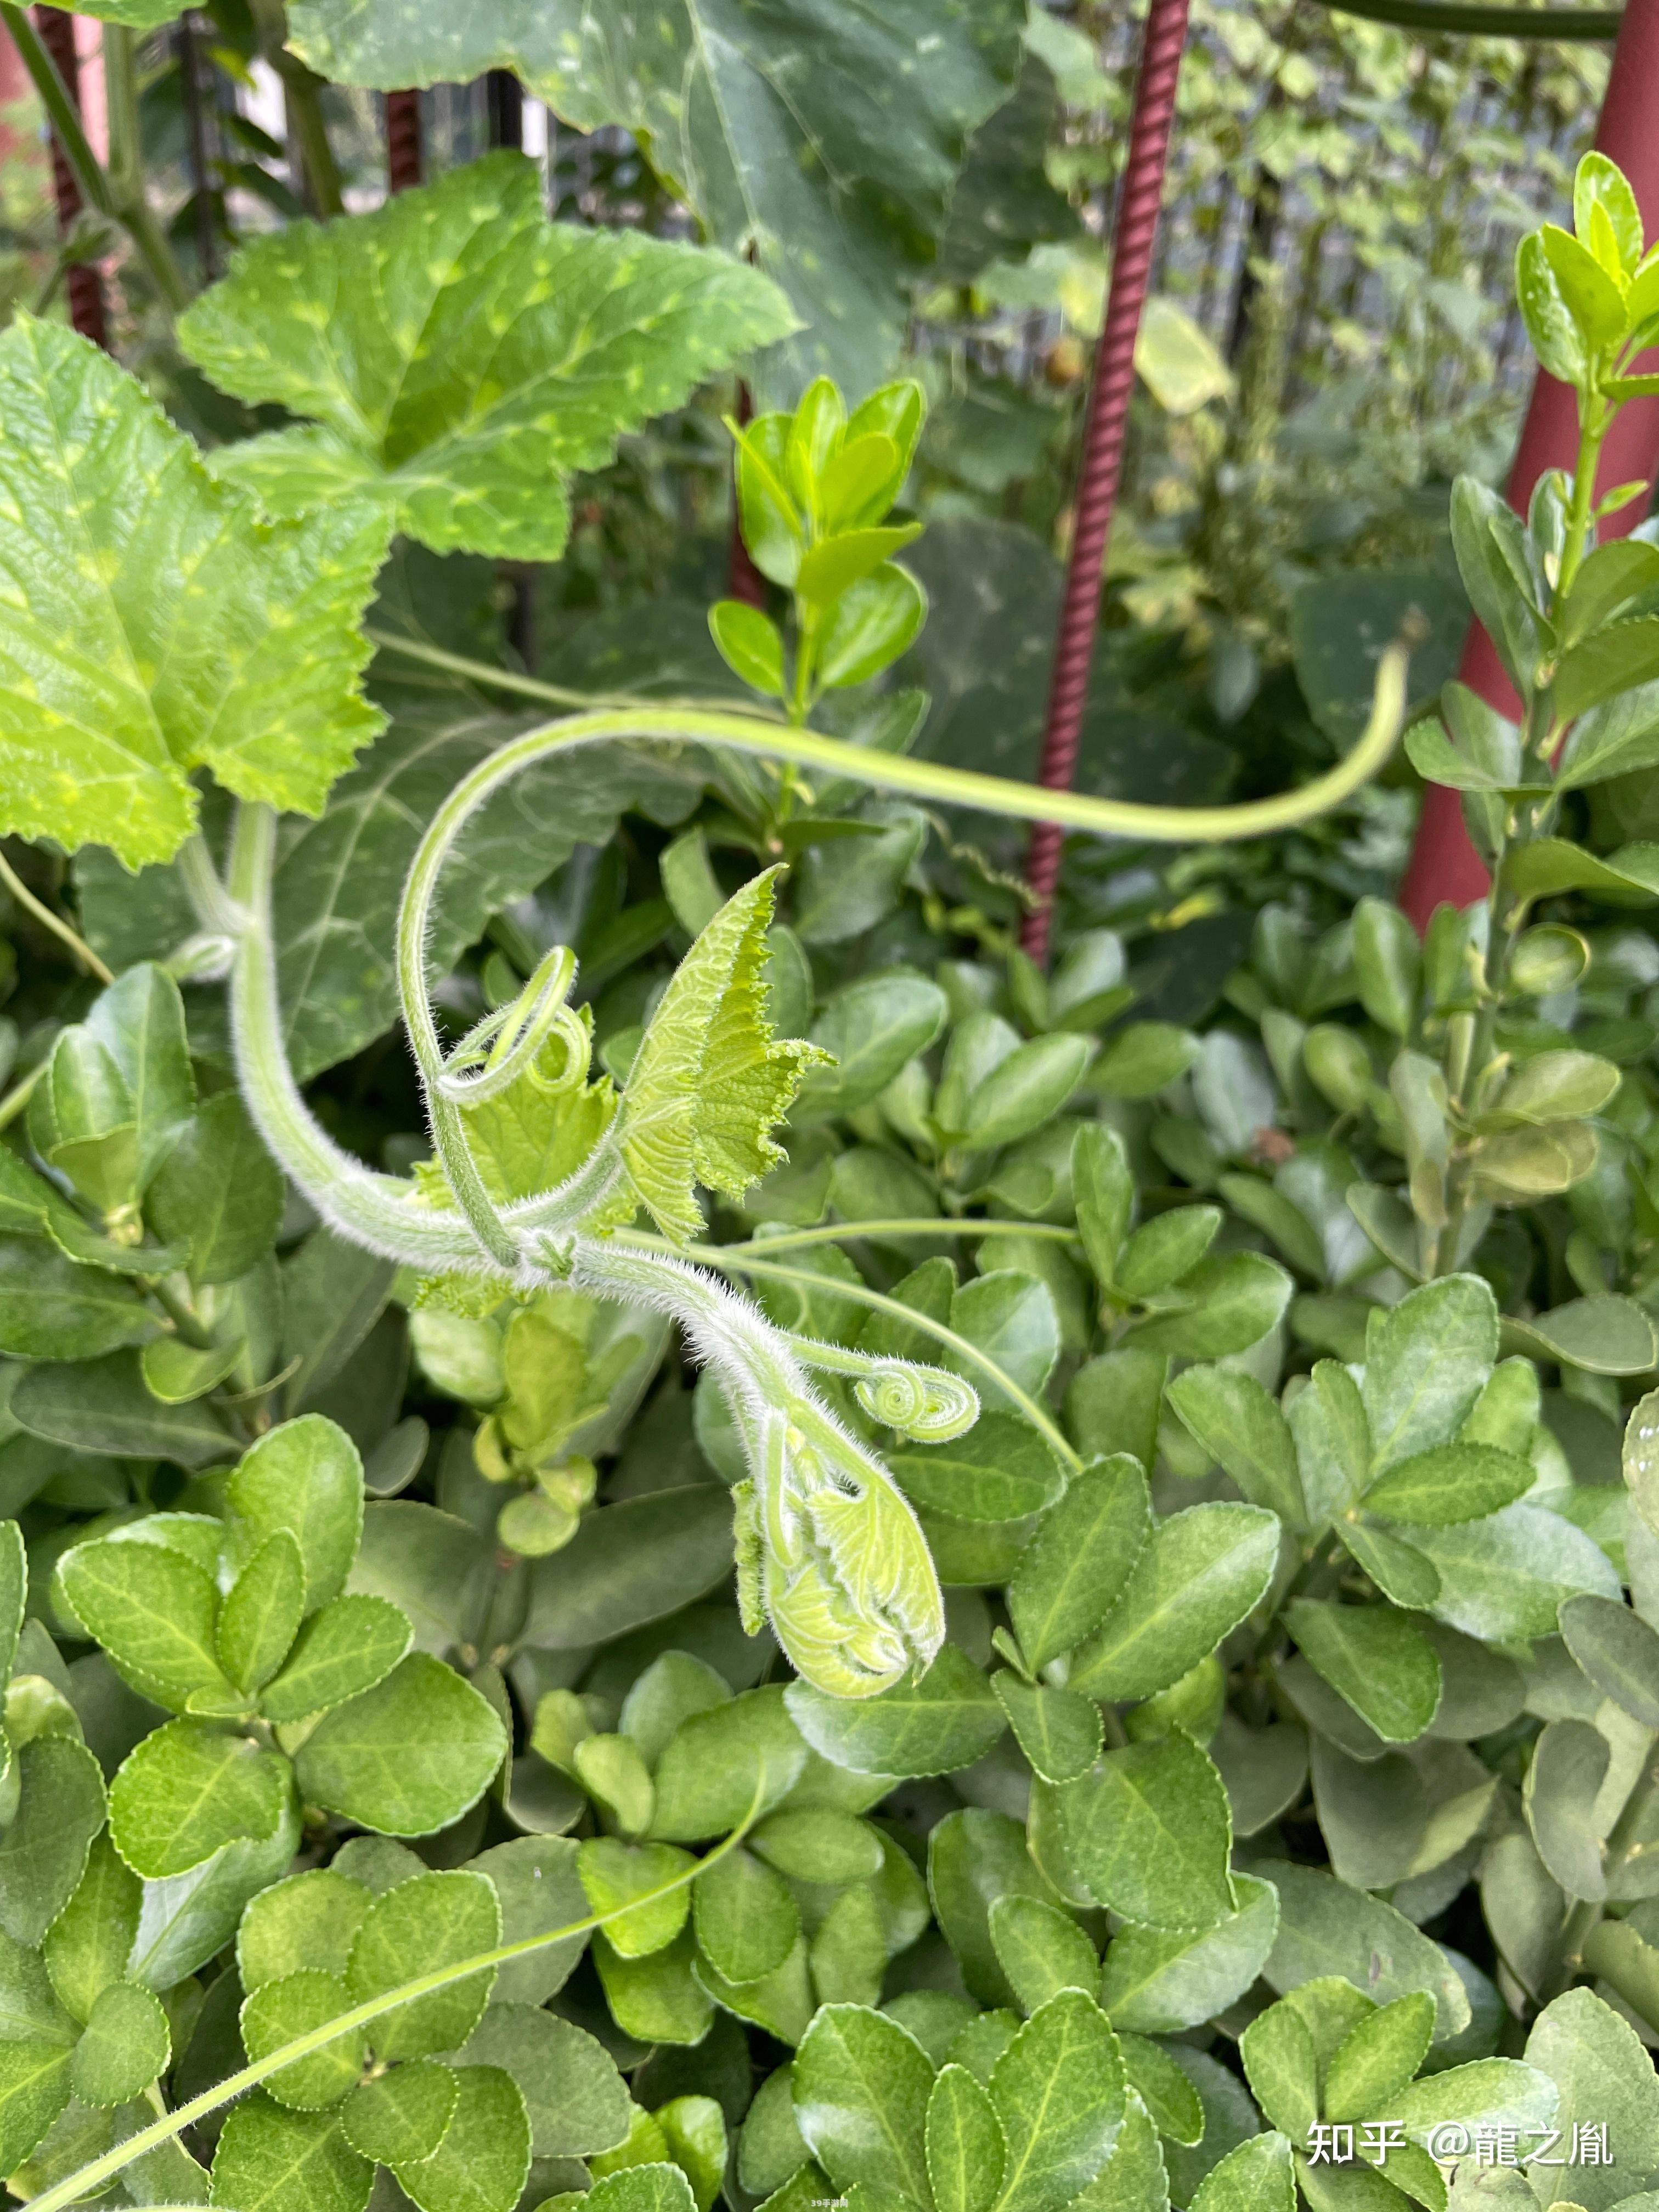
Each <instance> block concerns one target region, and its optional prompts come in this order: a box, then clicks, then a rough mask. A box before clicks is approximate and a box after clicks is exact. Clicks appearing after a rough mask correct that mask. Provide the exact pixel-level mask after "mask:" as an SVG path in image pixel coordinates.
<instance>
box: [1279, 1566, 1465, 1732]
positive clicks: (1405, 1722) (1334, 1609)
mask: <svg viewBox="0 0 1659 2212" xmlns="http://www.w3.org/2000/svg"><path fill="white" fill-rule="evenodd" d="M1285 1625H1286V1626H1287V1627H1288V1628H1289V1630H1290V1632H1291V1635H1292V1636H1293V1637H1294V1638H1295V1639H1296V1641H1297V1645H1298V1647H1299V1648H1300V1650H1302V1651H1303V1652H1304V1654H1305V1655H1306V1656H1307V1658H1308V1660H1309V1662H1310V1664H1311V1665H1312V1666H1313V1667H1314V1668H1316V1671H1317V1672H1318V1673H1319V1674H1322V1676H1323V1677H1324V1679H1325V1680H1326V1681H1328V1683H1329V1684H1330V1686H1331V1687H1332V1688H1333V1689H1334V1691H1336V1692H1337V1693H1338V1695H1339V1696H1340V1697H1342V1698H1344V1699H1346V1700H1347V1702H1348V1704H1349V1705H1352V1707H1353V1709H1354V1711H1356V1712H1357V1713H1358V1715H1359V1716H1360V1717H1361V1718H1362V1719H1363V1720H1364V1722H1365V1723H1367V1724H1368V1725H1369V1726H1370V1727H1371V1728H1373V1729H1376V1733H1377V1735H1380V1736H1381V1737H1382V1738H1383V1741H1384V1742H1386V1743H1410V1742H1413V1741H1415V1740H1416V1738H1417V1737H1419V1736H1420V1735H1422V1733H1423V1731H1424V1730H1425V1729H1426V1728H1427V1727H1428V1725H1429V1723H1430V1722H1431V1721H1432V1720H1433V1718H1434V1716H1435V1712H1436V1710H1437V1707H1438V1705H1439V1703H1440V1686H1441V1683H1440V1661H1439V1658H1438V1656H1437V1654H1436V1652H1435V1649H1434V1646H1433V1645H1432V1644H1431V1643H1430V1642H1429V1639H1428V1638H1427V1636H1426V1635H1425V1633H1424V1632H1423V1630H1422V1629H1421V1628H1420V1627H1419V1626H1418V1624H1417V1622H1416V1621H1414V1620H1412V1619H1411V1617H1410V1616H1409V1615H1408V1614H1407V1613H1397V1612H1396V1611H1395V1609H1394V1608H1393V1607H1391V1606H1347V1605H1337V1604H1333V1603H1328V1602H1325V1601H1320V1600H1316V1599H1312V1598H1293V1599H1292V1600H1291V1602H1290V1604H1289V1605H1288V1606H1287V1607H1285Z"/></svg>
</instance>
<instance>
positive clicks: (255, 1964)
mask: <svg viewBox="0 0 1659 2212" xmlns="http://www.w3.org/2000/svg"><path fill="white" fill-rule="evenodd" d="M369 1897H370V1893H369V1892H368V1890H367V1889H366V1888H365V1887H363V1885H362V1883H361V1882H359V1881H354V1880H352V1879H351V1877H350V1876H349V1875H344V1874H342V1873H338V1872H337V1871H336V1870H335V1869H332V1868H331V1867H313V1868H312V1869H310V1870H309V1871H308V1872H307V1873H305V1874H300V1875H291V1876H290V1877H289V1880H288V1881H280V1882H277V1883H275V1884H274V1885H273V1886H272V1887H270V1888H269V1889H266V1890H262V1891H261V1892H260V1893H259V1895H258V1897H256V1898H254V1899H251V1900H250V1901H249V1904H248V1907H247V1910H246V1912H244V1914H243V1915H242V1921H241V1925H240V1928H239V1929H238V1930H237V1933H236V1965H237V1969H238V1972H240V1976H241V1981H242V1986H243V1988H244V1989H245V1990H250V1991H251V1990H257V1989H260V1988H262V1987H263V1986H264V1984H265V1983H266V1982H275V1981H281V1980H283V1978H284V1977H286V1976H287V1975H289V1974H295V1973H298V1972H300V1971H301V1968H302V1967H315V1968H318V1969H319V1970H320V1971H321V1972H325V1973H332V1974H343V1973H344V1972H345V1970H346V1966H347V1964H348V1962H349V1960H350V1957H351V1946H352V1943H353V1942H354V1940H355V1938H356V1934H357V1930H358V1929H359V1928H360V1927H361V1926H362V1919H363V1915H364V1914H365V1913H366V1912H367V1911H368V1906H369Z"/></svg>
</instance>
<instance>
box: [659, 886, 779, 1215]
mask: <svg viewBox="0 0 1659 2212" xmlns="http://www.w3.org/2000/svg"><path fill="white" fill-rule="evenodd" d="M777 875H778V871H777V870H776V869H768V870H767V871H766V872H765V873H764V874H762V875H758V876H757V877H755V878H753V879H752V880H751V881H750V883H748V884H744V888H743V889H742V890H740V891H738V892H737V893H736V894H735V895H734V896H732V898H730V899H728V900H727V902H726V905H725V906H724V907H722V908H721V909H720V913H719V914H717V915H715V917H714V921H711V922H710V923H709V925H708V928H707V929H705V930H704V932H703V933H702V936H701V937H700V938H699V939H697V941H696V944H695V945H693V946H692V948H691V950H690V952H689V953H687V955H686V957H685V958H684V960H683V961H682V962H681V963H680V966H679V968H678V971H677V972H676V974H675V975H674V978H673V981H671V983H670V984H669V986H668V988H667V990H666V991H665V993H664V994H663V996H662V1000H661V1003H660V1004H659V1006H658V1008H657V1011H656V1012H655V1014H654V1015H653V1018H652V1020H651V1024H650V1027H649V1028H648V1029H647V1031H646V1033H645V1036H644V1038H643V1040H642V1041H641V1045H640V1048H639V1051H638V1053H637V1054H635V1060H634V1065H633V1066H632V1068H631V1069H630V1070H629V1080H628V1089H627V1092H626V1094H625V1096H624V1097H623V1113H622V1153H623V1162H624V1163H625V1164H626V1166H627V1169H628V1172H629V1176H630V1178H631V1179H632V1181H633V1183H634V1186H635V1189H636V1190H637V1191H638V1192H639V1194H640V1197H641V1200H643V1201H644V1203H645V1205H646V1206H647V1207H648V1208H649V1210H650V1212H651V1213H652V1215H653V1218H654V1219H655V1220H656V1221H657V1222H658V1224H659V1225H660V1226H661V1227H662V1228H663V1229H664V1230H665V1231H667V1233H668V1234H669V1235H670V1236H671V1237H678V1238H680V1239H682V1240H684V1239H685V1238H687V1237H695V1236H696V1235H697V1234H698V1233H699V1232H700V1231H701V1230H702V1212H701V1211H700V1210H699V1208H698V1205H697V1201H696V1195H695V1186H696V1184H697V1183H699V1182H702V1183H704V1184H706V1185H707V1187H708V1188H709V1189H710V1190H714V1191H719V1192H720V1194H722V1196H724V1197H727V1198H740V1197H741V1196H742V1195H743V1194H744V1191H745V1190H747V1189H748V1188H750V1185H751V1184H753V1183H756V1182H759V1181H760V1179H761V1177H762V1176H763V1175H765V1173H766V1172H767V1170H768V1169H769V1168H770V1167H772V1166H774V1165H775V1164H776V1163H777V1162H778V1161H779V1160H781V1158H783V1157H784V1155H783V1153H782V1152H781V1148H780V1147H779V1146H777V1145H775V1143H774V1142H773V1140H772V1136H771V1132H772V1130H773V1128H774V1127H775V1125H776V1124H777V1123H778V1122H779V1121H781V1119H782V1118H783V1115H785V1114H786V1113H787V1111H788V1109H789V1105H790V1103H791V1101H792V1100H793V1097H794V1096H795V1093H796V1091H798V1090H799V1087H800V1082H801V1077H802V1075H803V1073H805V1070H806V1069H807V1068H808V1067H810V1066H812V1065H814V1063H815V1062H817V1061H818V1060H822V1059H823V1054H821V1053H820V1052H818V1051H817V1048H815V1047H814V1046H811V1045H808V1044H804V1043H802V1042H799V1040H796V1039H781V1038H775V1037H774V1036H773V1035H772V1032H771V1029H770V1026H769V1024H768V1021H767V1018H766V998H767V987H766V981H765V968H766V930H767V925H768V923H769V921H771V918H772V900H773V896H774V894H775V888H776V883H777Z"/></svg>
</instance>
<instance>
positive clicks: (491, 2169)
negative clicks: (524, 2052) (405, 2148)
mask: <svg viewBox="0 0 1659 2212" xmlns="http://www.w3.org/2000/svg"><path fill="white" fill-rule="evenodd" d="M455 2087H456V2092H457V2094H456V2099H455V2111H454V2115H453V2118H452V2119H451V2120H450V2123H449V2125H448V2127H447V2129H446V2130H445V2131H444V2138H443V2141H442V2142H441V2143H440V2144H439V2146H438V2148H437V2149H436V2150H435V2151H434V2152H433V2153H432V2154H431V2156H430V2157H429V2158H424V2159H418V2160H414V2161H412V2162H411V2163H410V2164H408V2165H406V2166H399V2167H398V2168H396V2169H395V2171H396V2172H397V2175H398V2185H399V2186H400V2187H401V2188H402V2189H403V2191H404V2195H405V2196H407V2197H410V2198H411V2199H412V2200H413V2202H414V2203H416V2205H417V2206H418V2207H419V2212H513V2207H514V2206H515V2205H516V2204H517V2203H518V2201H519V2197H520V2193H521V2191H523V2188H524V2185H525V2181H526V2178H527V2176H528V2174H529V2171H530V2121H529V2118H528V2115H527V2114H526V2111H525V2102H524V2099H523V2097H522V2096H521V2095H520V2091H519V2087H518V2084H517V2083H516V2082H515V2081H513V2077H512V2076H511V2075H509V2074H505V2073H503V2072H502V2071H501V2069H500V2068H499V2067H495V2066H463V2067H460V2068H458V2069H457V2071H456V2075H455Z"/></svg>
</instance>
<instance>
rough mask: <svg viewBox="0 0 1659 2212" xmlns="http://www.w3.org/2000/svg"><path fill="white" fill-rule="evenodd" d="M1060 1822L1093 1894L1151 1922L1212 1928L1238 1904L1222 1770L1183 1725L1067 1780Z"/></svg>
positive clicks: (1124, 1913) (1110, 1755) (1151, 1924)
mask: <svg viewBox="0 0 1659 2212" xmlns="http://www.w3.org/2000/svg"><path fill="white" fill-rule="evenodd" d="M1064 1804H1065V1816H1064V1818H1065V1832H1066V1838H1067V1841H1068V1844H1069V1846H1070V1850H1071V1853H1072V1857H1073V1860H1074V1862H1075V1863H1076V1866H1077V1869H1078V1871H1079V1874H1080V1875H1082V1877H1083V1879H1084V1881H1085V1882H1086V1883H1087V1884H1088V1887H1089V1890H1090V1892H1091V1894H1092V1895H1093V1896H1094V1898H1095V1899H1096V1900H1097V1902H1099V1903H1101V1904H1104V1905H1109V1906H1110V1907H1111V1909H1112V1911H1115V1912H1118V1913H1121V1915H1122V1916H1123V1917H1124V1918H1125V1919H1126V1920H1133V1921H1137V1922H1139V1923H1143V1924H1144V1925H1146V1926H1149V1927H1153V1928H1210V1927H1213V1926H1214V1925H1215V1924H1216V1923H1217V1922H1218V1921H1219V1920H1222V1919H1224V1918H1225V1917H1227V1916H1229V1915H1230V1914H1231V1913H1232V1912H1233V1911H1235V1910H1236V1909H1237V1899H1236V1897H1235V1894H1234V1891H1233V1887H1232V1880H1231V1875H1230V1874H1229V1872H1228V1858H1229V1855H1230V1853H1231V1848H1232V1820H1231V1814H1229V1812H1228V1808H1227V1793H1226V1791H1225V1789H1224V1788H1223V1786H1222V1782H1221V1778H1220V1776H1219V1775H1218V1773H1217V1772H1216V1771H1215V1768H1214V1767H1213V1765H1212V1764H1211V1762H1210V1760H1209V1759H1208V1758H1207V1757H1206V1754H1205V1753H1204V1752H1203V1751H1202V1750H1201V1749H1200V1747H1199V1746H1198V1745H1197V1744H1195V1743H1194V1741H1193V1740H1192V1738H1191V1737H1190V1736H1188V1735H1182V1733H1181V1731H1180V1730H1179V1729H1176V1730H1173V1731H1172V1732H1171V1733H1170V1735H1166V1736H1161V1737H1158V1738H1157V1739H1155V1740H1154V1741H1152V1742H1149V1743H1134V1744H1130V1745H1129V1746H1128V1747H1127V1749H1125V1750H1122V1751H1112V1752H1109V1753H1107V1754H1106V1756H1105V1758H1104V1759H1103V1760H1102V1761H1101V1762H1100V1765H1099V1766H1098V1767H1097V1770H1096V1771H1095V1773H1094V1774H1093V1775H1092V1776H1091V1777H1090V1778H1088V1779H1086V1780H1085V1781H1081V1782H1073V1783H1069V1784H1067V1785H1066V1791H1065V1796H1064Z"/></svg>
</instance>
